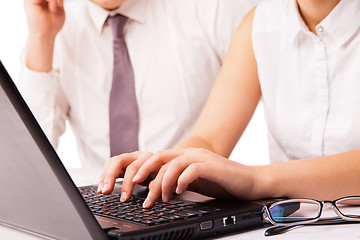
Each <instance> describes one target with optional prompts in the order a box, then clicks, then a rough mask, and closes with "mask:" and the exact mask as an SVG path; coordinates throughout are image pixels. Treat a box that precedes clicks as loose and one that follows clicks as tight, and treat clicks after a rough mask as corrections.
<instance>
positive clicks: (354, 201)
mask: <svg viewBox="0 0 360 240" xmlns="http://www.w3.org/2000/svg"><path fill="white" fill-rule="evenodd" d="M335 205H336V207H337V208H338V209H339V211H340V212H341V213H342V214H343V215H345V216H346V217H354V218H360V197H348V198H343V199H340V200H338V201H336V203H335Z"/></svg>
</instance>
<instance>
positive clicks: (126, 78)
mask: <svg viewBox="0 0 360 240" xmlns="http://www.w3.org/2000/svg"><path fill="white" fill-rule="evenodd" d="M126 21H127V17H125V16H122V15H119V14H118V15H115V16H112V17H109V18H108V22H109V24H110V27H111V29H112V31H113V36H114V40H113V48H114V70H113V83H112V87H111V92H110V106H109V114H110V154H111V156H115V155H119V154H121V153H127V152H133V151H136V150H138V148H139V147H138V109H137V103H136V96H135V83H134V72H133V69H132V66H131V62H130V57H129V54H128V51H127V47H126V42H125V39H124V35H123V28H124V25H125V23H126Z"/></svg>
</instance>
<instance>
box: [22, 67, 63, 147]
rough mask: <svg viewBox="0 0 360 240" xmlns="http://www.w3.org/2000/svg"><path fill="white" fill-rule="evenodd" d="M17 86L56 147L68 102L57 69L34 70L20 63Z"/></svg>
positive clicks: (61, 132)
mask: <svg viewBox="0 0 360 240" xmlns="http://www.w3.org/2000/svg"><path fill="white" fill-rule="evenodd" d="M17 85H18V88H19V91H20V92H21V94H22V96H23V98H24V99H25V101H26V103H27V104H28V106H29V108H30V110H31V111H32V113H33V114H34V116H35V117H36V119H37V121H38V122H39V124H40V126H41V127H42V129H43V131H44V132H45V134H46V136H47V137H48V139H49V140H50V142H51V143H52V145H53V146H54V148H57V147H58V143H59V139H60V136H61V135H62V134H63V133H64V132H65V129H66V119H67V113H68V109H69V104H68V103H67V101H66V98H65V96H64V94H63V91H62V89H61V86H60V80H59V72H58V70H52V71H51V72H49V73H43V72H34V71H31V70H30V69H28V68H27V67H26V66H25V65H24V64H23V65H22V69H21V73H20V79H19V82H18V84H17Z"/></svg>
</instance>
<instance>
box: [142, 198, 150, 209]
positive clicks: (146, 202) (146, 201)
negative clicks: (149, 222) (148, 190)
mask: <svg viewBox="0 0 360 240" xmlns="http://www.w3.org/2000/svg"><path fill="white" fill-rule="evenodd" d="M149 204H150V200H149V198H146V199H145V201H144V203H143V208H147V207H148V206H149Z"/></svg>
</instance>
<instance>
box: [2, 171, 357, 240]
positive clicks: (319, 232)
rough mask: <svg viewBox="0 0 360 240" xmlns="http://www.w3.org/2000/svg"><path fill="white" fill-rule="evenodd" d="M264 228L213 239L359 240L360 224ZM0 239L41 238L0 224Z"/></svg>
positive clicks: (84, 179)
mask: <svg viewBox="0 0 360 240" xmlns="http://www.w3.org/2000/svg"><path fill="white" fill-rule="evenodd" d="M69 172H70V175H71V176H72V178H73V180H74V182H75V183H76V185H77V186H83V185H89V184H94V183H97V180H98V178H99V171H95V170H86V171H84V170H82V169H71V170H69ZM324 211H325V214H326V215H327V216H329V215H332V211H333V210H332V209H331V208H326V209H324ZM265 230H266V228H262V229H257V230H252V231H247V232H242V233H238V234H232V235H228V236H225V237H219V238H215V239H221V240H235V239H241V240H258V239H267V240H280V239H291V240H306V239H317V240H322V239H324V240H331V239H334V240H335V239H344V240H345V239H346V240H352V239H354V240H355V239H356V240H360V224H348V225H333V226H307V227H301V228H298V229H295V230H291V231H290V232H287V233H284V234H281V235H277V236H271V237H265V236H264V232H265ZM0 239H16V240H36V239H42V238H39V237H37V236H34V235H31V234H28V233H25V232H22V231H17V230H14V229H12V228H9V227H6V226H3V225H0Z"/></svg>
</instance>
